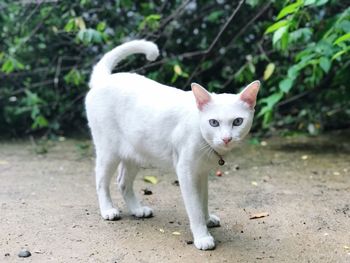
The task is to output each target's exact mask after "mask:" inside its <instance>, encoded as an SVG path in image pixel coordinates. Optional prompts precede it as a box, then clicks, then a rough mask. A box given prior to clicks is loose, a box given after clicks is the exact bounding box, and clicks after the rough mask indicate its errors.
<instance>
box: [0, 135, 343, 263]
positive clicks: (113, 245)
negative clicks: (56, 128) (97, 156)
mask: <svg viewBox="0 0 350 263" xmlns="http://www.w3.org/2000/svg"><path fill="white" fill-rule="evenodd" d="M46 151H47V153H45V152H46ZM39 153H40V154H39ZM222 171H223V176H221V177H216V176H215V175H214V174H213V175H211V176H210V183H209V184H210V201H209V203H210V208H211V210H212V212H214V213H215V214H217V215H218V216H219V217H220V218H221V224H222V226H221V227H219V228H214V229H211V233H212V234H213V236H214V237H215V238H216V241H217V247H216V249H215V250H213V251H199V250H197V249H196V248H195V247H194V246H193V245H188V244H187V243H186V242H187V241H190V240H192V236H191V233H190V230H189V226H188V219H187V216H186V213H185V209H184V206H183V202H182V198H181V195H180V189H179V187H178V186H176V185H174V184H173V182H174V181H175V180H176V177H175V175H174V174H167V173H164V172H161V171H157V170H154V169H144V170H143V171H142V174H140V175H139V176H138V178H137V179H136V185H135V189H136V190H137V192H138V193H139V195H140V197H141V198H142V199H143V202H144V203H145V204H148V205H150V206H151V207H153V209H154V212H155V216H154V217H153V218H150V219H143V220H137V219H135V218H133V217H132V216H130V215H128V213H127V211H126V208H125V205H124V202H123V201H122V198H121V196H120V195H119V193H117V191H116V187H114V188H115V189H113V191H112V192H113V196H114V200H117V202H118V204H119V207H120V208H121V209H122V211H123V217H122V219H121V220H119V221H113V222H107V221H104V220H102V219H101V217H100V216H99V211H98V206H97V198H96V193H95V186H94V179H93V155H92V147H91V145H90V143H89V141H86V140H84V141H82V140H65V141H63V142H59V141H58V142H49V143H46V144H39V145H33V143H31V142H30V141H22V142H1V143H0V262H110V263H112V262H118V263H120V262H141V263H146V262H191V263H195V262H350V133H349V131H347V132H342V133H333V134H328V135H325V136H322V137H312V138H308V137H294V138H271V139H268V140H266V142H263V143H262V144H258V145H252V144H248V143H246V144H242V145H240V146H239V147H238V148H237V149H236V152H235V155H234V159H233V160H231V163H229V164H228V165H225V166H224V168H223V169H222ZM145 175H155V176H157V178H158V179H159V183H158V184H156V185H152V184H150V183H147V182H145V181H144V180H143V176H145ZM146 187H147V188H148V189H150V190H151V191H152V192H153V194H152V195H143V191H142V189H144V188H146ZM260 212H267V213H268V214H269V216H267V217H263V218H260V219H249V218H250V216H251V215H252V214H255V213H260ZM173 232H178V233H177V235H174V234H173ZM21 248H27V249H28V250H29V251H30V252H31V253H32V255H31V257H28V258H19V257H18V256H17V254H18V252H19V251H20V250H21Z"/></svg>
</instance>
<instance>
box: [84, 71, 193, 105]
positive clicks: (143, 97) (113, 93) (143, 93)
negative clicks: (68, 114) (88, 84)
mask: <svg viewBox="0 0 350 263" xmlns="http://www.w3.org/2000/svg"><path fill="white" fill-rule="evenodd" d="M89 101H91V102H90V103H89ZM193 101H194V99H193V96H192V94H190V93H189V92H185V91H183V90H179V89H176V88H173V87H170V86H166V85H163V84H161V83H158V82H156V81H154V80H151V79H149V78H146V77H144V76H141V75H139V74H136V73H116V74H113V75H110V76H109V77H108V78H106V79H105V80H104V81H103V82H102V83H101V84H100V85H99V86H97V87H94V88H93V89H91V90H90V91H89V93H88V95H87V97H86V102H87V107H89V104H100V105H101V104H103V105H105V106H106V107H108V106H110V104H114V105H120V106H125V107H128V108H129V109H130V108H134V107H135V106H137V107H141V106H143V107H146V108H150V109H151V108H153V109H163V110H166V109H174V108H178V107H180V108H182V109H186V108H192V105H194V104H193V103H194V102H193ZM101 106H102V105H101ZM146 108H144V109H146Z"/></svg>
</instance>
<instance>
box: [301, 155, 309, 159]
mask: <svg viewBox="0 0 350 263" xmlns="http://www.w3.org/2000/svg"><path fill="white" fill-rule="evenodd" d="M308 158H309V156H307V155H303V156H301V159H302V160H307V159H308Z"/></svg>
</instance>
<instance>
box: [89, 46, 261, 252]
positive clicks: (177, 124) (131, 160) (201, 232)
mask: <svg viewBox="0 0 350 263" xmlns="http://www.w3.org/2000/svg"><path fill="white" fill-rule="evenodd" d="M135 53H143V54H145V55H146V57H147V59H148V60H155V59H156V58H157V57H158V55H159V51H158V48H157V46H156V45H155V44H154V43H152V42H148V41H145V40H135V41H131V42H128V43H125V44H123V45H121V46H118V47H116V48H114V49H113V50H112V51H110V52H108V53H107V54H106V55H105V56H104V57H103V58H102V59H101V60H100V61H99V62H98V63H97V65H96V66H95V67H94V69H93V72H92V75H91V81H90V87H91V90H90V91H89V93H88V94H87V96H86V111H87V118H88V121H89V126H90V128H91V132H92V137H93V141H94V144H95V148H96V188H97V195H98V200H99V205H100V210H101V215H102V217H103V218H104V219H106V220H115V219H119V217H120V213H119V210H118V209H117V207H115V206H114V205H113V203H112V200H111V196H110V190H109V186H110V181H111V178H112V176H113V174H114V173H115V171H116V169H117V168H118V174H119V175H118V178H117V182H118V186H119V189H120V191H121V193H122V195H123V197H124V200H125V202H126V205H127V207H128V208H129V210H130V212H131V213H132V214H133V215H134V216H136V217H150V216H152V214H153V211H152V209H151V208H149V207H147V206H143V205H141V204H140V202H139V200H138V199H137V198H136V196H135V193H134V190H133V181H134V179H135V176H136V174H137V172H138V170H139V167H140V166H143V165H152V166H155V167H162V168H170V169H173V170H174V171H175V172H176V174H177V176H178V179H179V183H180V188H181V192H182V195H183V199H184V203H185V207H186V211H187V214H188V217H189V220H190V226H191V230H192V233H193V237H194V245H195V246H196V247H197V248H198V249H202V250H207V249H213V248H214V247H215V241H214V238H213V237H212V236H211V235H210V233H209V231H208V227H214V226H219V225H220V219H219V218H218V217H217V216H215V215H212V214H209V212H208V173H209V171H210V170H211V169H212V168H215V167H216V166H217V164H218V162H219V163H220V164H221V165H222V164H223V162H224V161H223V157H224V156H225V154H226V153H228V152H230V151H231V150H232V149H233V147H234V145H235V143H236V142H238V141H240V140H241V139H242V138H243V137H245V135H246V134H247V133H248V132H249V129H250V127H251V125H252V121H253V115H254V106H255V102H256V96H257V93H258V90H259V86H260V82H259V81H254V82H253V83H251V84H250V85H248V86H247V87H246V88H245V89H244V90H243V91H242V92H241V93H240V94H237V95H234V94H219V95H218V94H214V93H209V92H207V91H206V90H205V89H204V88H203V87H201V86H200V85H199V84H196V83H192V85H191V87H192V91H183V90H179V89H176V88H172V87H169V86H165V85H162V84H160V83H157V82H155V81H153V80H150V79H148V78H145V77H143V76H140V75H138V74H134V73H116V74H111V72H112V69H113V67H114V66H115V65H116V64H117V63H118V62H119V61H121V60H122V59H124V58H125V57H127V56H129V55H131V54H135Z"/></svg>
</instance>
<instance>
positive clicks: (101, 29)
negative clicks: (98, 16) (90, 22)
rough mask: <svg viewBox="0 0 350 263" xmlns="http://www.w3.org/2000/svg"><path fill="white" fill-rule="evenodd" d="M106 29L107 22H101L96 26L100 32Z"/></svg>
mask: <svg viewBox="0 0 350 263" xmlns="http://www.w3.org/2000/svg"><path fill="white" fill-rule="evenodd" d="M105 29H106V23H105V22H99V23H98V24H97V26H96V30H97V31H99V32H103V31H104V30H105Z"/></svg>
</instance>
